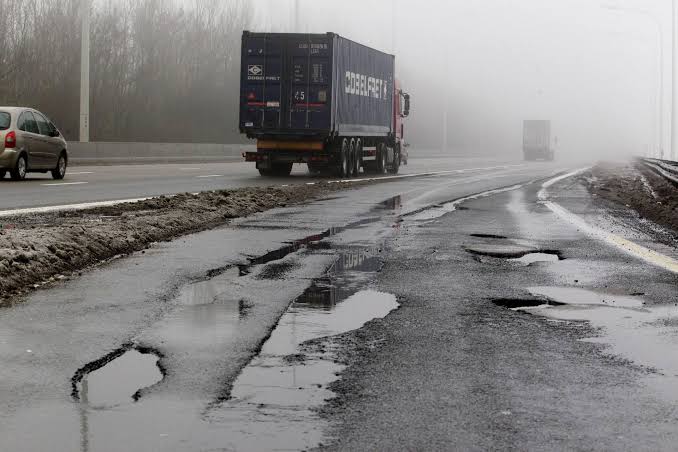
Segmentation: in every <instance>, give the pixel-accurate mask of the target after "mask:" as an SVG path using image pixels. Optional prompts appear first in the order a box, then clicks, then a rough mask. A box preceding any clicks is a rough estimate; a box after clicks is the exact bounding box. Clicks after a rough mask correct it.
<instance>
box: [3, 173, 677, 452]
mask: <svg viewBox="0 0 678 452" xmlns="http://www.w3.org/2000/svg"><path fill="white" fill-rule="evenodd" d="M488 166H491V165H488ZM565 169H566V168H564V167H563V166H562V165H561V164H557V163H553V164H546V163H545V164H531V165H518V166H511V165H504V167H502V168H493V169H486V170H474V171H470V172H459V173H448V174H441V175H436V176H429V177H417V178H409V179H402V180H395V181H392V182H388V183H379V184H374V185H369V186H366V187H362V188H359V189H356V190H347V191H344V192H341V193H339V194H335V195H333V196H332V197H331V198H328V199H324V200H318V201H315V202H313V203H310V204H308V205H306V206H294V207H288V208H284V209H276V210H273V211H268V212H264V213H262V214H259V215H256V216H253V217H250V218H246V219H241V220H238V221H235V222H234V223H232V224H231V225H229V226H226V227H222V228H219V229H216V230H211V231H206V232H202V233H198V234H193V235H190V236H186V237H184V238H182V239H179V240H176V241H173V242H169V243H162V244H156V245H154V246H153V247H152V248H151V249H149V250H146V251H145V252H143V253H137V254H134V255H132V256H129V257H125V258H122V259H116V260H114V261H111V262H109V263H106V264H105V265H100V266H97V267H96V268H93V269H91V270H89V271H86V272H84V273H83V274H82V276H80V277H78V278H75V279H72V280H70V281H64V282H62V283H59V284H57V285H56V286H54V287H52V288H49V289H45V290H39V291H36V292H34V293H33V294H31V295H29V296H27V297H26V298H25V299H23V300H17V302H16V303H15V304H14V305H13V306H11V307H8V308H6V309H3V310H2V311H0V360H1V361H2V363H3V366H2V367H1V368H0V381H2V382H3V384H2V386H0V449H2V450H16V451H22V450H26V451H28V450H52V451H73V450H82V451H117V450H128V451H136V450H139V451H147V450H163V451H165V450H170V451H171V450H177V451H178V450H273V449H281V448H282V449H293V450H296V449H304V448H310V447H315V446H318V445H320V444H322V445H323V446H324V447H328V448H330V449H342V450H355V449H382V450H391V449H427V450H428V449H450V448H457V449H541V450H546V449H548V450H553V449H596V448H601V449H613V448H614V449H634V450H635V449H643V448H647V449H654V450H661V449H664V450H671V449H672V448H673V447H674V446H675V444H676V440H678V431H677V430H676V429H675V428H674V426H675V423H676V421H677V420H678V419H676V417H678V412H676V410H675V406H676V405H675V394H676V393H678V392H677V391H675V388H676V383H675V382H674V381H673V379H674V378H675V377H673V375H675V374H678V369H676V372H672V371H673V367H672V366H673V364H672V362H670V361H667V360H665V359H663V358H662V357H663V356H670V355H671V353H670V350H671V348H670V347H671V346H672V345H673V346H675V344H673V342H671V340H669V342H668V343H664V345H663V347H664V348H658V349H657V350H658V353H657V354H656V355H657V356H655V355H654V354H650V355H651V356H650V358H649V359H646V360H645V361H637V359H638V355H637V350H635V349H634V348H633V347H631V346H629V344H625V343H624V341H623V338H624V337H625V336H624V335H618V334H617V335H615V331H617V330H615V329H614V325H612V326H610V325H607V326H608V328H607V330H606V331H608V333H606V334H599V330H596V328H597V327H598V326H599V324H600V322H603V323H604V322H605V321H608V320H609V319H610V318H613V319H615V320H616V321H619V322H624V321H625V320H626V319H625V318H626V317H629V318H630V319H631V320H628V322H630V323H634V324H638V325H641V324H642V325H645V324H646V323H648V322H647V321H645V320H648V319H654V320H653V321H654V322H655V323H656V324H657V325H659V326H662V327H664V328H666V330H665V331H667V332H671V331H673V330H674V329H676V325H678V323H676V322H674V321H673V317H672V315H673V312H671V311H662V309H670V308H667V306H672V305H673V303H674V302H676V301H678V300H677V299H676V292H675V287H676V285H675V284H676V274H675V273H673V272H671V271H670V270H667V269H665V268H663V267H661V265H655V264H654V263H652V262H648V261H644V260H641V259H638V258H636V257H634V256H631V255H629V254H628V253H626V252H624V251H622V250H620V249H619V248H617V247H615V246H612V245H610V244H608V243H605V242H604V241H602V240H600V239H598V238H596V237H594V236H592V235H591V234H588V233H587V232H586V231H583V230H581V228H578V227H577V226H576V225H573V224H572V223H571V222H569V221H567V220H566V219H563V218H561V217H560V216H558V215H556V214H555V213H554V212H553V211H552V210H549V209H548V208H547V206H546V205H545V204H544V199H539V198H540V194H541V195H542V196H549V198H548V199H550V200H551V202H554V203H558V205H560V206H564V207H563V208H566V209H567V211H568V212H571V213H572V214H573V215H579V216H580V217H581V218H584V219H585V220H586V221H587V222H592V223H593V224H596V223H595V221H596V219H597V218H599V217H601V216H602V214H603V213H604V212H599V211H598V210H596V208H595V206H594V205H593V204H592V201H591V199H590V198H588V197H587V194H586V193H585V192H582V191H581V190H580V189H577V187H576V186H574V187H573V186H569V185H568V182H567V181H568V180H564V181H562V182H560V183H559V184H557V185H554V186H552V187H550V188H549V190H548V193H546V194H544V193H545V192H542V190H544V185H543V184H544V181H546V180H549V179H552V178H553V177H554V176H555V175H556V174H560V173H561V172H562V171H563V170H565ZM563 185H565V186H563ZM568 190H569V191H568ZM562 193H565V194H562ZM130 194H131V193H130ZM133 196H134V195H133ZM598 226H600V227H604V223H600V224H598ZM635 233H637V231H635ZM617 234H621V232H619V231H617ZM635 237H636V238H637V236H635ZM659 251H661V250H659ZM522 254H527V259H530V258H534V259H535V260H536V261H538V262H534V263H530V261H529V260H527V261H526V260H523V261H514V260H511V259H513V258H518V257H519V256H521V255H522ZM492 256H494V257H492ZM563 288H564V289H565V291H564V292H563V290H562V289H563ZM568 288H569V289H576V290H582V291H584V292H581V293H580V292H577V293H576V294H575V295H574V296H573V295H572V292H568V291H567V289H568ZM544 294H546V295H548V296H549V297H553V298H554V301H557V302H559V303H570V302H572V301H573V300H578V299H587V297H588V298H589V299H592V300H594V301H593V302H591V303H589V304H587V305H585V306H574V308H572V307H570V306H569V305H568V304H565V305H558V306H554V305H547V306H543V305H544V304H546V301H545V300H546V299H545V298H543V297H545V296H546V295H544ZM563 294H564V295H563ZM582 294H585V295H582ZM582 297H583V298H582ZM555 299H557V300H555ZM535 300H536V301H538V302H536V301H535ZM601 300H602V301H601ZM606 300H607V301H606ZM605 303H607V305H606V304H605ZM615 303H618V305H619V308H620V309H618V310H614V309H617V307H618V306H617V304H615ZM642 303H645V304H644V305H643V304H642ZM521 307H522V308H523V309H522V311H516V310H513V309H512V308H521ZM529 308H534V309H536V311H534V312H532V314H528V313H526V312H525V311H526V310H529ZM551 308H553V309H552V310H549V309H551ZM602 309H613V311H606V312H608V313H609V312H611V313H612V315H603V316H601V315H600V314H601V311H600V310H602ZM624 309H626V310H624ZM655 310H656V312H655ZM646 314H647V316H649V317H640V320H638V318H637V317H636V316H645V315H646ZM676 314H678V313H676ZM676 318H678V317H676ZM662 320H664V323H661V322H662ZM648 321H649V320H648ZM596 322H598V323H596ZM650 323H651V322H650ZM651 324H652V325H654V323H651ZM603 326H605V325H603ZM601 327H602V326H601ZM634 328H636V330H638V335H637V337H640V338H646V339H647V338H648V337H652V338H655V339H656V341H655V342H652V341H650V342H644V344H646V345H647V344H650V345H655V346H657V347H660V345H657V344H661V343H662V337H659V336H657V335H656V334H655V335H654V336H652V334H651V332H652V331H655V330H656V328H655V329H652V328H650V329H647V328H645V327H644V326H643V327H642V328H641V327H637V326H636V327H634ZM643 328H645V329H643ZM636 330H633V328H631V330H630V331H636ZM327 336H332V338H330V339H327V338H326V337H327ZM591 337H594V339H586V338H591ZM634 337H636V336H634ZM582 339H586V340H582ZM663 339H664V340H665V339H666V336H663ZM667 344H668V345H667ZM610 347H611V348H612V349H611V351H610ZM645 349H647V347H645ZM338 376H339V377H338ZM328 399H331V402H330V403H326V400H328Z"/></svg>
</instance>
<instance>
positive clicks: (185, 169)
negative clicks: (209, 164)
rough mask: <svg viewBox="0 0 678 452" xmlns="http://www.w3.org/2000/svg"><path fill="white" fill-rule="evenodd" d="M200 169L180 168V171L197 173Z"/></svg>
mask: <svg viewBox="0 0 678 452" xmlns="http://www.w3.org/2000/svg"><path fill="white" fill-rule="evenodd" d="M199 169H200V168H197V167H196V168H179V171H195V170H199Z"/></svg>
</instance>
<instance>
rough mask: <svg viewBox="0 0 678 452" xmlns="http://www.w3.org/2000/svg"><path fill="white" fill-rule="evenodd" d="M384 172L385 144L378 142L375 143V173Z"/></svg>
mask: <svg viewBox="0 0 678 452" xmlns="http://www.w3.org/2000/svg"><path fill="white" fill-rule="evenodd" d="M385 172H386V145H385V144H384V143H379V144H378V145H377V174H384V173H385Z"/></svg>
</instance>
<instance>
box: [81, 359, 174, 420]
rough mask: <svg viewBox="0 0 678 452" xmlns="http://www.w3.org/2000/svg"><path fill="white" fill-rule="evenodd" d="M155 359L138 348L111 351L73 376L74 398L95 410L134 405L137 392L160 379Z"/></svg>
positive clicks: (158, 367) (137, 397)
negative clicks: (111, 352) (132, 403)
mask: <svg viewBox="0 0 678 452" xmlns="http://www.w3.org/2000/svg"><path fill="white" fill-rule="evenodd" d="M116 355H117V356H116ZM109 358H110V359H109ZM159 359H160V357H159V356H158V355H157V354H156V353H154V352H152V351H150V350H147V349H142V348H127V349H125V348H123V349H120V350H118V351H116V352H113V354H111V355H108V356H107V357H105V358H103V359H102V360H99V361H97V362H95V363H92V364H91V365H88V366H90V367H89V368H88V366H85V368H83V369H85V370H83V371H78V373H76V376H74V377H73V389H74V391H77V392H76V395H77V397H76V398H77V399H78V400H80V402H82V403H86V404H88V405H90V406H92V407H95V408H111V407H115V406H119V405H122V404H125V403H131V402H134V401H136V400H138V399H139V397H140V394H141V390H143V389H145V388H148V387H150V386H153V385H154V384H156V383H158V382H160V381H161V380H162V379H163V374H162V371H161V369H160V366H159V364H158V361H159Z"/></svg>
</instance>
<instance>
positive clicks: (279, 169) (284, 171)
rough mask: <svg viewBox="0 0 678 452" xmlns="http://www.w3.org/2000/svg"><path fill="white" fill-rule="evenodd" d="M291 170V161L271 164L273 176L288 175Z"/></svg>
mask: <svg viewBox="0 0 678 452" xmlns="http://www.w3.org/2000/svg"><path fill="white" fill-rule="evenodd" d="M291 172H292V163H291V162H290V163H285V162H281V163H274V164H273V175H275V176H289V175H290V173H291Z"/></svg>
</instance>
